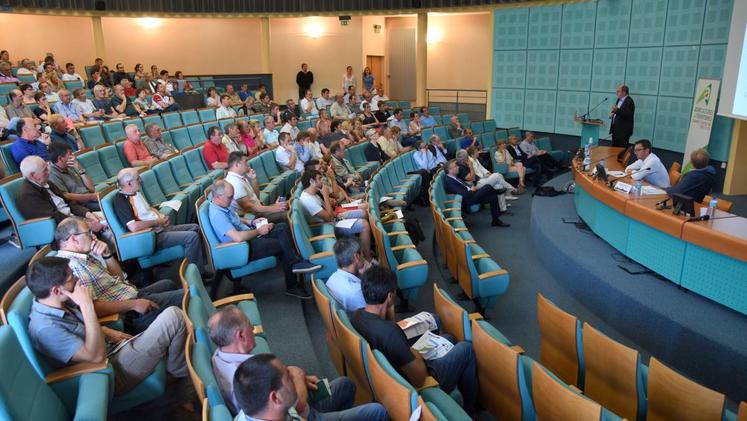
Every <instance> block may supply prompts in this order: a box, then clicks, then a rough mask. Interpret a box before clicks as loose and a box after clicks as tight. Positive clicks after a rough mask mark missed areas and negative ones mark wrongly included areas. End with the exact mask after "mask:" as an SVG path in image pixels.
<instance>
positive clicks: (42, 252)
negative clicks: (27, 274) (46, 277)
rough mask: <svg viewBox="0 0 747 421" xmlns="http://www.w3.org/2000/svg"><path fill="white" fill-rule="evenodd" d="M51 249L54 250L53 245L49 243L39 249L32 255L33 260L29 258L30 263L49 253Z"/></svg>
mask: <svg viewBox="0 0 747 421" xmlns="http://www.w3.org/2000/svg"><path fill="white" fill-rule="evenodd" d="M50 251H52V246H51V245H49V244H47V245H46V246H44V247H42V248H40V249H39V251H37V252H36V253H34V255H33V256H31V260H29V265H30V264H32V263H34V262H35V261H37V260H39V259H41V258H42V257H44V256H46V255H48V254H49V252H50Z"/></svg>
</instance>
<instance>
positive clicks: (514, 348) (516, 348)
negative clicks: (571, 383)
mask: <svg viewBox="0 0 747 421" xmlns="http://www.w3.org/2000/svg"><path fill="white" fill-rule="evenodd" d="M511 349H513V350H514V351H516V352H518V353H519V354H523V353H524V352H525V351H524V348H522V347H520V346H519V345H511ZM576 390H578V389H576ZM579 393H580V391H579Z"/></svg>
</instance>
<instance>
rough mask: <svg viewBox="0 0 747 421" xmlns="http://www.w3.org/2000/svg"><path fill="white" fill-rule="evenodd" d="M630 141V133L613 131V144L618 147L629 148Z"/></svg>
mask: <svg viewBox="0 0 747 421" xmlns="http://www.w3.org/2000/svg"><path fill="white" fill-rule="evenodd" d="M629 141H630V135H627V136H622V135H617V134H615V133H612V146H615V147H618V148H627V147H628V142H629Z"/></svg>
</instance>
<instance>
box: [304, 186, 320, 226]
mask: <svg viewBox="0 0 747 421" xmlns="http://www.w3.org/2000/svg"><path fill="white" fill-rule="evenodd" d="M298 200H300V201H301V206H302V207H303V211H304V214H305V215H306V220H307V221H308V222H322V218H320V217H318V216H316V215H317V214H318V213H319V212H321V211H323V210H324V204H323V203H322V198H321V197H319V196H318V195H312V194H309V193H307V192H306V190H304V191H303V192H302V193H301V197H300V198H299V199H298Z"/></svg>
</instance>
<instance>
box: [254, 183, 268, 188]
mask: <svg viewBox="0 0 747 421" xmlns="http://www.w3.org/2000/svg"><path fill="white" fill-rule="evenodd" d="M269 185H270V183H257V187H259V188H262V187H264V186H269Z"/></svg>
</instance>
